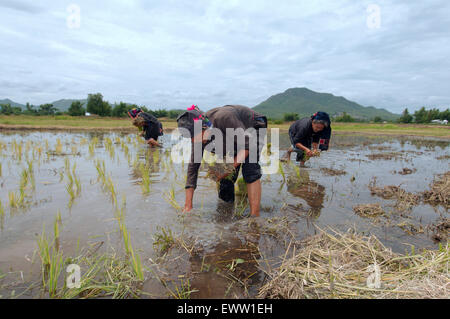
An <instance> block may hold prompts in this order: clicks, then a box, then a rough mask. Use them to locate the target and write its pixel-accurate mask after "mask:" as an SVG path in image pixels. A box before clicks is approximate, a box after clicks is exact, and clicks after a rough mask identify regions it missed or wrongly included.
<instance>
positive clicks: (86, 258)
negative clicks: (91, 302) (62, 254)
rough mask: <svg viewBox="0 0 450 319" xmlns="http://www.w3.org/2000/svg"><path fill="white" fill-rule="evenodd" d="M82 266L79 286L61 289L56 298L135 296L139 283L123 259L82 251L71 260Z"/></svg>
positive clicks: (127, 262)
mask: <svg viewBox="0 0 450 319" xmlns="http://www.w3.org/2000/svg"><path fill="white" fill-rule="evenodd" d="M72 263H75V264H77V265H80V267H82V268H83V269H84V271H83V274H82V277H81V280H80V281H81V285H80V287H79V288H70V289H67V288H65V289H64V290H62V291H60V293H59V297H60V298H63V299H71V298H83V299H88V298H104V297H110V298H113V299H117V298H120V299H122V298H130V297H131V298H138V297H139V296H140V295H141V294H142V293H143V292H142V291H140V289H139V287H140V282H141V280H139V279H138V278H137V276H136V273H135V271H134V270H133V269H132V268H131V265H130V262H129V260H128V259H126V258H122V257H120V256H117V255H116V254H115V253H112V254H101V255H92V253H91V252H89V251H86V252H83V253H82V255H81V256H78V257H77V258H75V259H73V260H72Z"/></svg>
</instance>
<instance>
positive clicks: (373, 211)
mask: <svg viewBox="0 0 450 319" xmlns="http://www.w3.org/2000/svg"><path fill="white" fill-rule="evenodd" d="M353 211H354V212H355V213H356V214H358V215H359V216H362V217H376V216H380V215H384V211H383V209H382V208H381V205H380V204H379V203H376V204H361V205H356V206H354V207H353Z"/></svg>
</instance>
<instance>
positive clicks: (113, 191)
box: [105, 176, 117, 206]
mask: <svg viewBox="0 0 450 319" xmlns="http://www.w3.org/2000/svg"><path fill="white" fill-rule="evenodd" d="M105 188H106V189H107V190H109V193H110V194H111V201H112V203H113V204H114V205H115V206H117V195H116V189H115V186H114V182H113V180H112V178H111V176H109V177H108V179H107V180H106V184H105Z"/></svg>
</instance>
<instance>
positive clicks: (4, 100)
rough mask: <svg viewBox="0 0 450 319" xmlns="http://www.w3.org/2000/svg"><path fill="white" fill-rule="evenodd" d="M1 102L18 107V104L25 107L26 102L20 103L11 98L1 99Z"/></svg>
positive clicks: (22, 107)
mask: <svg viewBox="0 0 450 319" xmlns="http://www.w3.org/2000/svg"><path fill="white" fill-rule="evenodd" d="M0 104H10V105H11V106H12V107H17V106H18V107H20V108H21V109H25V105H24V104H20V103H17V102H14V101H12V100H10V99H3V100H0Z"/></svg>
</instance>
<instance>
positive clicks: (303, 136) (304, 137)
mask: <svg viewBox="0 0 450 319" xmlns="http://www.w3.org/2000/svg"><path fill="white" fill-rule="evenodd" d="M289 136H290V137H291V141H292V143H293V144H294V145H295V144H297V143H301V144H302V145H304V146H306V147H311V142H312V143H319V140H320V139H321V138H324V139H329V138H330V137H331V127H330V126H328V127H326V128H325V129H323V130H322V131H320V132H317V133H314V131H313V129H312V119H311V118H310V117H304V118H302V119H300V120H297V121H295V122H294V123H292V125H291V126H290V127H289Z"/></svg>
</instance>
